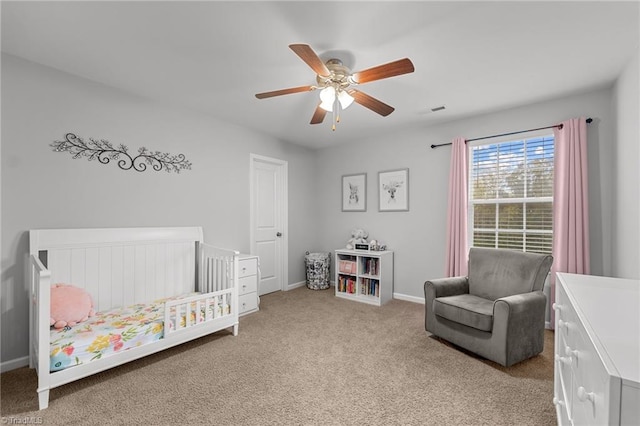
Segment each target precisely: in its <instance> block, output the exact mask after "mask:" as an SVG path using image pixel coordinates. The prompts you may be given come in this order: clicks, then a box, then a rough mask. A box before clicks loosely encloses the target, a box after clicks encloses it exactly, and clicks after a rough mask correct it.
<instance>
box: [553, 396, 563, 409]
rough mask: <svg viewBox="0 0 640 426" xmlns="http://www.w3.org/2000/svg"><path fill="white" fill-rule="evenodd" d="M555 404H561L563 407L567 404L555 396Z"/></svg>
mask: <svg viewBox="0 0 640 426" xmlns="http://www.w3.org/2000/svg"><path fill="white" fill-rule="evenodd" d="M553 405H559V406H561V407H564V406H565V403H564V401H562V400H559V399H558V398H556V397H555V396H554V397H553Z"/></svg>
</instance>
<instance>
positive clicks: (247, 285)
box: [238, 254, 260, 315]
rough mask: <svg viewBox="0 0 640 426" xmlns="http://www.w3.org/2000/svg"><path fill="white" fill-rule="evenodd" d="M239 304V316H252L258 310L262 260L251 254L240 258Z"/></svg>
mask: <svg viewBox="0 0 640 426" xmlns="http://www.w3.org/2000/svg"><path fill="white" fill-rule="evenodd" d="M238 269H239V274H238V275H239V277H238V285H239V287H240V288H239V290H238V304H239V305H240V308H239V314H240V315H245V314H250V313H252V312H255V311H257V310H258V305H259V303H260V298H259V297H258V283H259V282H260V259H259V258H258V256H253V255H250V254H240V256H239V258H238Z"/></svg>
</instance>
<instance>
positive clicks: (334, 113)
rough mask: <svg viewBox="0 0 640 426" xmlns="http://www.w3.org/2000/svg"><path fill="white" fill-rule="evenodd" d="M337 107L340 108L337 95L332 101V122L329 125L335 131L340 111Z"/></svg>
mask: <svg viewBox="0 0 640 426" xmlns="http://www.w3.org/2000/svg"><path fill="white" fill-rule="evenodd" d="M338 108H340V103H339V102H338V97H337V96H336V98H335V99H334V101H333V124H332V125H331V130H332V131H334V132H335V131H336V123H338V122H339V121H340V112H339V110H338ZM336 112H337V117H336Z"/></svg>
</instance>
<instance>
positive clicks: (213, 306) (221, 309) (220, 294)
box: [164, 288, 235, 337]
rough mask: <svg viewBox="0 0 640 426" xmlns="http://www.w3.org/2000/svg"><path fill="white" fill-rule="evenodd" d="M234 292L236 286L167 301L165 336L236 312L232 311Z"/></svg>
mask: <svg viewBox="0 0 640 426" xmlns="http://www.w3.org/2000/svg"><path fill="white" fill-rule="evenodd" d="M234 293H235V289H234V288H228V289H225V290H219V291H214V292H211V293H206V294H199V295H196V296H191V297H187V298H184V299H178V300H171V301H168V302H166V303H165V308H164V335H165V337H166V336H167V335H168V334H170V333H174V332H176V331H180V330H183V329H187V328H189V327H192V326H194V325H198V324H202V323H206V322H208V321H212V320H215V319H218V318H222V317H225V316H229V315H231V314H232V312H234V311H232V305H233V297H234ZM234 308H235V307H234Z"/></svg>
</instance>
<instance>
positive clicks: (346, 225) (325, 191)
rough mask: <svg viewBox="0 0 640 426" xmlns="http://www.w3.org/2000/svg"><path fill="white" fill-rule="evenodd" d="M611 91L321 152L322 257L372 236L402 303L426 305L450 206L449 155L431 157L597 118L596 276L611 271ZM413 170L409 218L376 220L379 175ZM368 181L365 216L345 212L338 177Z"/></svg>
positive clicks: (593, 143)
mask: <svg viewBox="0 0 640 426" xmlns="http://www.w3.org/2000/svg"><path fill="white" fill-rule="evenodd" d="M611 112H612V111H611V90H610V89H601V90H597V91H594V92H591V93H587V94H582V95H576V96H571V97H566V98H563V99H559V100H554V101H548V102H544V103H539V104H534V105H529V106H526V107H521V108H513V109H510V110H506V111H501V112H495V113H491V114H487V115H483V116H476V117H473V118H469V119H466V120H460V121H455V122H450V123H447V124H443V125H439V126H433V127H425V128H424V129H421V130H413V131H402V132H396V133H390V134H386V135H381V136H379V137H377V138H375V139H371V140H366V141H362V142H359V143H355V144H350V145H348V146H338V147H328V148H325V149H323V150H321V151H319V152H318V160H317V161H318V171H319V176H318V180H319V181H321V182H324V185H322V186H321V187H320V188H319V190H318V201H319V202H320V204H319V208H320V209H321V210H320V220H321V226H320V228H321V229H323V232H322V234H321V237H320V241H321V243H322V246H321V248H322V250H326V251H331V250H334V249H336V248H341V247H344V246H345V244H346V241H347V239H348V238H349V234H350V231H351V229H353V228H356V227H360V228H364V229H365V230H367V231H368V232H369V234H370V237H371V238H376V239H379V240H381V241H384V242H385V243H387V245H388V248H389V249H390V250H393V251H394V252H395V288H394V293H396V294H397V295H398V294H399V295H404V296H408V298H409V299H413V300H416V301H417V300H424V294H423V284H424V282H425V281H426V280H427V279H430V278H438V277H442V276H443V273H444V262H445V247H446V244H445V227H446V211H447V208H446V203H447V188H448V173H449V158H450V148H449V147H441V148H437V149H431V148H430V145H431V144H433V143H435V144H438V143H444V142H449V141H450V140H451V139H452V138H454V137H456V136H462V137H465V138H474V137H480V136H486V135H492V134H498V133H503V132H509V131H516V130H521V129H529V128H535V127H540V126H545V125H551V124H555V123H558V122H560V121H562V120H566V119H568V118H573V117H580V116H584V117H592V118H593V119H594V122H593V123H592V124H590V125H589V127H588V138H589V142H588V143H589V179H590V191H589V193H590V194H589V195H590V201H591V206H590V209H589V213H590V218H591V225H590V231H591V263H592V271H593V273H594V274H596V275H609V274H611V270H612V265H611V263H612V260H611V254H610V253H611V250H610V242H611V239H612V228H611V217H612V213H613V208H612V201H613V195H612V192H613V191H612V188H613V173H612V171H613V162H612V161H613V154H612V148H613V144H614V141H613V137H612V135H613V125H614V122H613V119H612V115H611ZM402 167H408V168H409V169H410V171H409V173H410V187H409V189H410V211H409V212H393V213H391V212H383V213H381V212H378V204H377V203H378V195H377V193H376V187H377V179H378V171H381V170H388V169H396V168H402ZM359 172H366V173H367V182H368V184H367V198H368V199H367V211H366V212H360V213H356V212H342V211H341V204H340V197H341V192H340V191H341V189H340V181H341V176H342V175H344V174H351V173H359Z"/></svg>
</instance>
